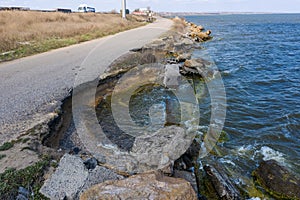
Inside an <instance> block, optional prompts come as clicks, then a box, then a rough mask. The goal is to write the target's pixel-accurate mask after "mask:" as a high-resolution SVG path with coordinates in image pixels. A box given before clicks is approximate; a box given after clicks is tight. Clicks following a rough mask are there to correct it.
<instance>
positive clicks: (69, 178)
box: [40, 154, 89, 200]
mask: <svg viewBox="0 0 300 200" xmlns="http://www.w3.org/2000/svg"><path fill="white" fill-rule="evenodd" d="M88 175H89V172H88V170H87V168H86V167H85V166H84V164H83V161H82V159H81V158H79V157H77V156H73V155H70V154H65V155H64V156H63V157H62V158H61V160H60V163H59V166H58V168H57V169H56V171H55V173H54V174H53V175H52V176H51V178H50V179H48V180H46V182H45V184H44V185H43V186H42V188H41V189H40V192H41V193H42V194H43V195H45V196H46V197H48V198H50V199H51V200H52V199H53V200H60V199H61V200H62V199H65V198H69V199H74V198H75V197H76V195H77V192H78V191H79V190H80V188H82V187H83V186H84V184H85V181H86V179H87V177H88Z"/></svg>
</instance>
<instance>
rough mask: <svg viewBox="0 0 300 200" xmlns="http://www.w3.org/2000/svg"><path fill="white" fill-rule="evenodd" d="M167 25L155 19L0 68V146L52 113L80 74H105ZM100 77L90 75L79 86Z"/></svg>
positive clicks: (4, 64) (169, 21)
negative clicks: (96, 58) (117, 59)
mask: <svg viewBox="0 0 300 200" xmlns="http://www.w3.org/2000/svg"><path fill="white" fill-rule="evenodd" d="M172 24H173V22H172V21H171V20H168V19H163V18H158V20H157V21H156V22H154V23H152V24H149V25H147V26H144V27H140V28H137V29H133V30H129V31H125V32H122V33H118V34H116V35H113V36H108V37H105V38H101V39H97V40H93V41H89V42H85V43H82V44H78V45H74V46H70V47H66V48H62V49H58V50H53V51H50V52H46V53H42V54H39V55H35V56H30V57H26V58H22V59H18V60H15V61H11V62H7V63H2V64H0V83H1V84H0V144H1V143H3V142H4V141H8V140H11V139H13V138H15V137H16V136H18V135H19V134H21V133H22V132H24V131H25V130H27V129H28V128H30V127H31V126H33V125H34V124H35V123H38V122H39V121H40V120H42V119H43V117H44V116H45V115H46V114H47V113H50V112H53V110H54V109H55V108H56V107H57V105H59V104H60V102H61V101H62V100H63V99H64V98H65V97H66V96H67V95H68V94H69V91H70V90H71V89H72V88H73V86H74V82H75V79H76V75H78V74H85V73H82V72H84V70H89V71H90V72H95V71H96V72H97V71H99V72H102V71H104V68H107V67H108V66H109V64H110V63H111V62H112V61H113V60H115V59H116V58H118V57H119V56H121V55H123V54H125V53H126V52H128V51H129V50H130V49H132V48H138V47H141V46H143V45H145V44H147V43H149V42H151V41H152V40H154V39H155V38H158V37H159V36H160V35H162V34H163V33H164V32H166V31H167V30H169V29H170V28H171V26H172ZM91 52H92V53H91ZM90 54H92V55H93V56H91V57H89V55H90ZM95 55H98V61H95V62H99V59H100V60H101V63H98V64H94V65H90V64H89V65H88V66H84V67H83V66H82V63H84V60H85V59H91V58H92V59H94V58H95ZM92 62H93V61H90V60H89V62H88V63H92ZM99 67H100V68H101V69H99ZM91 68H95V69H91ZM87 74H88V73H87ZM99 75H101V74H96V73H93V74H92V76H89V77H80V79H83V80H79V81H81V82H84V81H88V80H89V79H92V78H93V76H99ZM84 79H86V80H84ZM77 84H78V80H77Z"/></svg>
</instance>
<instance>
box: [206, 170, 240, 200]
mask: <svg viewBox="0 0 300 200" xmlns="http://www.w3.org/2000/svg"><path fill="white" fill-rule="evenodd" d="M204 170H205V172H206V175H207V177H208V179H209V181H210V182H211V183H212V185H213V187H214V189H215V191H216V193H217V194H218V196H219V197H220V198H221V199H226V200H233V199H241V194H240V193H239V191H238V190H237V189H236V187H235V186H234V185H233V183H231V182H230V179H229V178H228V176H227V175H226V174H225V173H222V172H219V171H218V170H217V169H216V168H214V167H212V166H209V165H206V166H204Z"/></svg>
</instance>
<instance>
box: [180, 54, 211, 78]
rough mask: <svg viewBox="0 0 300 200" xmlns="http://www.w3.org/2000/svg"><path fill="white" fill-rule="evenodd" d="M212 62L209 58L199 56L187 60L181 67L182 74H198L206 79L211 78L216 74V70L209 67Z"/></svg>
mask: <svg viewBox="0 0 300 200" xmlns="http://www.w3.org/2000/svg"><path fill="white" fill-rule="evenodd" d="M210 65H211V63H210V62H209V61H207V60H204V59H201V58H198V59H191V60H186V61H185V62H184V65H183V67H182V69H181V73H182V74H184V75H185V74H196V75H199V76H201V77H203V78H206V79H211V78H212V77H213V75H214V70H213V69H212V68H211V67H209V66H210Z"/></svg>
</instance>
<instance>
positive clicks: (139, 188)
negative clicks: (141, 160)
mask: <svg viewBox="0 0 300 200" xmlns="http://www.w3.org/2000/svg"><path fill="white" fill-rule="evenodd" d="M80 199H81V200H89V199H95V200H96V199H102V200H105V199H107V200H108V199H110V200H113V199H116V200H117V199H174V200H176V199H178V200H179V199H180V200H185V199H186V200H196V199H197V195H196V193H195V191H194V190H193V188H192V187H191V184H190V183H189V182H187V181H185V180H183V179H180V178H171V177H166V176H164V175H162V174H158V173H148V174H139V175H135V176H132V177H129V178H128V179H124V180H120V181H106V182H104V183H101V184H98V185H95V186H93V187H92V188H90V189H89V190H87V191H86V192H84V193H83V194H82V195H81V197H80Z"/></svg>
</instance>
